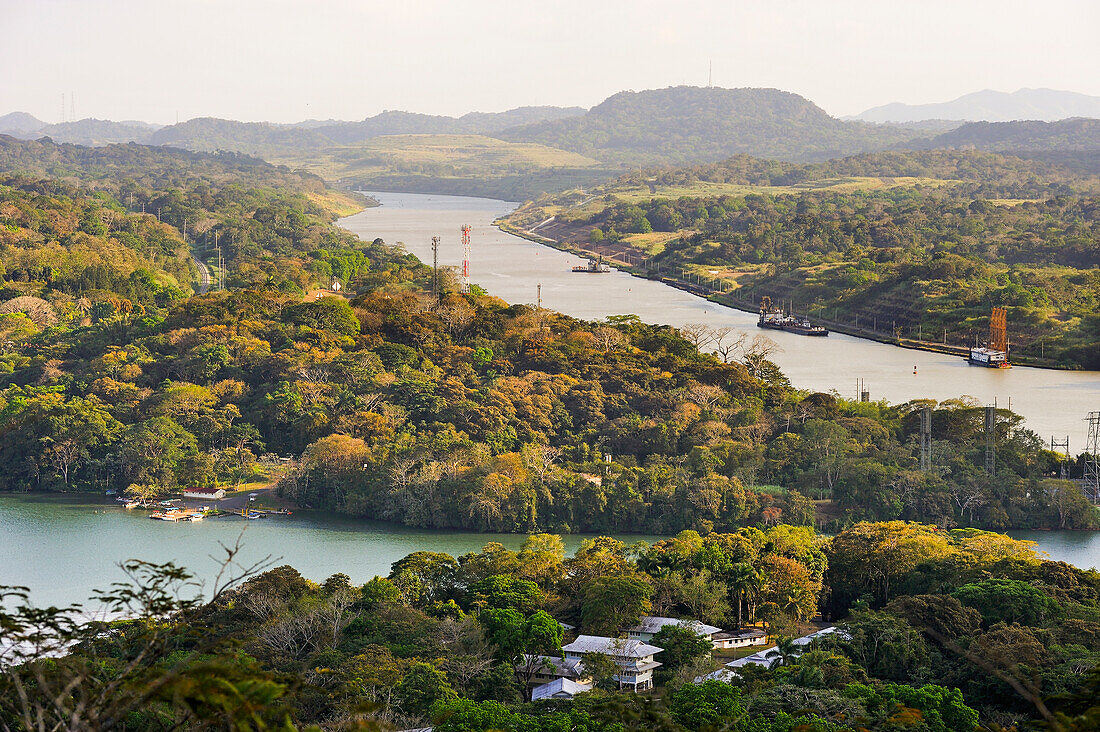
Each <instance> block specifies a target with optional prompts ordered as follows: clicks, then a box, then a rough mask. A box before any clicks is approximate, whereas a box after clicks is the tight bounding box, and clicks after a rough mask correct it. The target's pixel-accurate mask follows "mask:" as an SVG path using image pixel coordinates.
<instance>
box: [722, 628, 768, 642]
mask: <svg viewBox="0 0 1100 732" xmlns="http://www.w3.org/2000/svg"><path fill="white" fill-rule="evenodd" d="M764 636H765V633H764V631H762V630H761V629H760V628H742V629H741V630H723V631H721V632H720V633H715V634H714V640H723V639H727V638H763V637H764Z"/></svg>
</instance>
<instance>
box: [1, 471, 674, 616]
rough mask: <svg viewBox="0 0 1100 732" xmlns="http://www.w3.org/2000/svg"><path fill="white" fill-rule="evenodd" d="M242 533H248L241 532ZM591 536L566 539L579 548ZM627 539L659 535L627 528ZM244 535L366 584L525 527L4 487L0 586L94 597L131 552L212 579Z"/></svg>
mask: <svg viewBox="0 0 1100 732" xmlns="http://www.w3.org/2000/svg"><path fill="white" fill-rule="evenodd" d="M242 532H243V533H242ZM585 538H587V535H576V534H574V535H569V536H564V537H562V539H563V541H564V542H565V548H566V551H568V552H570V553H572V552H573V551H575V550H576V548H577V547H578V546H579V545H580V543H581V541H582V540H584V539H585ZM618 538H620V539H622V540H623V541H625V542H627V543H628V544H630V543H633V542H635V541H639V540H642V541H649V542H653V541H656V540H657V539H659V538H661V537H655V536H648V535H637V536H626V535H621V536H619V537H618ZM238 539H240V546H241V550H240V552H239V554H238V556H237V562H238V563H239V564H241V565H243V566H248V565H251V564H253V563H255V562H258V561H262V560H263V559H265V558H266V557H271V558H272V559H274V560H276V561H277V564H278V565H281V564H289V565H291V566H293V567H295V568H296V569H297V570H298V571H299V572H301V573H302V574H303V575H304V576H306V577H308V578H309V579H312V580H317V581H320V580H323V579H325V578H326V577H329V576H331V575H333V574H335V573H336V572H343V573H344V574H346V575H348V576H349V577H351V579H352V581H353V582H355V583H357V584H360V583H363V582H366V581H367V580H369V579H370V578H372V577H374V576H375V575H381V576H383V577H384V576H386V575H387V574H389V573H390V565H391V564H393V563H394V562H395V561H397V560H398V559H401V558H402V557H404V556H406V555H407V554H411V553H412V552H415V551H434V552H445V553H447V554H450V555H451V556H455V557H457V556H460V555H462V554H466V553H467V552H477V551H480V550H481V548H482V547H483V546H485V544H486V543H488V542H490V541H497V542H500V543H501V544H503V545H504V546H506V547H508V548H509V549H513V550H514V549H519V547H520V544H522V543H523V539H524V537H523V536H520V535H518V534H478V533H475V532H467V531H440V530H429V529H412V528H408V527H404V526H398V525H396V524H388V523H383V522H380V521H366V520H363V519H354V518H348V517H346V516H338V515H335V514H330V513H325V512H320V511H297V512H295V513H294V514H293V515H292V516H269V517H267V518H264V519H260V520H254V521H245V520H244V519H242V518H240V517H237V516H224V517H219V518H209V519H206V520H205V521H198V522H194V523H186V522H181V523H166V522H164V521H152V520H150V519H149V511H142V510H134V511H127V510H126V509H125V508H123V507H122V506H121V505H120V504H119V503H118V502H117V501H114V500H113V499H111V498H108V497H106V496H97V495H90V494H68V495H57V494H35V493H30V494H0V585H21V586H24V587H30V588H31V590H32V597H33V599H34V602H35V603H36V604H37V605H39V606H44V605H47V604H51V603H52V604H62V603H69V602H78V601H84V600H86V599H88V598H89V597H90V595H91V592H92V590H93V589H102V588H106V587H107V586H108V585H109V584H110V583H111V582H118V581H123V580H124V579H125V575H124V574H123V572H122V571H121V570H120V569H119V568H118V563H119V562H122V561H125V560H127V559H142V560H145V561H149V562H158V563H162V562H168V561H173V562H176V563H177V564H179V565H182V566H185V567H187V568H188V569H190V570H191V571H192V572H193V573H194V574H195V575H196V576H197V577H200V578H203V579H205V580H207V581H208V582H209V581H211V580H212V578H213V577H214V575H215V574H216V572H217V569H218V568H219V567H220V563H221V560H223V559H224V558H225V551H224V550H223V549H222V545H226V546H233V545H234V544H236V542H237V540H238Z"/></svg>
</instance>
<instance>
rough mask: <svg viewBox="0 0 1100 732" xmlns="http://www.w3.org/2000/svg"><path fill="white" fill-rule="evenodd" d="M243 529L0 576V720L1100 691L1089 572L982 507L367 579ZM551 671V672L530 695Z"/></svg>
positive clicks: (787, 707) (670, 706) (867, 714)
mask: <svg viewBox="0 0 1100 732" xmlns="http://www.w3.org/2000/svg"><path fill="white" fill-rule="evenodd" d="M240 549H241V543H240V541H239V540H238V542H237V544H236V545H234V546H229V547H227V548H226V549H225V552H224V554H225V556H224V557H223V560H224V566H225V568H226V571H225V572H224V573H223V574H220V575H219V579H218V581H217V582H215V584H214V585H213V586H212V587H210V588H207V591H206V592H202V591H200V588H196V586H195V585H194V584H193V583H192V578H191V577H190V575H189V574H188V573H187V572H186V570H183V569H181V568H179V567H177V566H176V565H174V564H171V563H169V564H164V565H157V564H151V563H146V562H141V561H138V560H131V561H129V562H126V563H125V564H124V566H123V569H124V570H125V571H126V573H127V575H128V576H129V581H128V582H125V583H117V584H115V585H113V586H112V587H111V588H110V590H109V591H106V592H104V593H100V594H99V597H98V599H99V601H100V602H101V603H102V609H101V611H100V613H99V614H98V617H99V618H101V619H100V620H94V621H92V622H88V618H87V615H86V614H85V613H83V611H82V610H81V609H80V608H79V607H76V606H74V607H61V608H57V607H51V608H47V609H35V608H33V606H32V605H31V604H30V603H31V601H32V598H31V597H30V596H29V595H28V593H27V591H26V590H24V589H20V588H10V587H0V598H2V599H3V600H4V601H5V603H4V605H3V607H4V610H3V619H4V636H3V640H4V643H3V644H0V652H2V653H3V654H4V657H5V659H6V661H7V663H5V664H4V665H3V666H2V667H0V720H2V721H4V722H5V723H6V724H8V725H9V726H11V725H16V726H18V725H20V724H24V725H26V726H28V727H31V726H33V724H28V723H27V720H31V721H38V722H41V721H53V720H64V721H65V724H66V725H69V726H71V725H73V724H74V721H75V722H76V723H79V724H80V725H81V726H82V728H103V727H109V726H112V725H113V721H112V720H117V719H120V718H124V719H126V720H127V726H128V727H134V728H141V729H145V728H162V727H165V726H176V727H183V728H192V727H200V726H211V725H217V726H230V727H253V728H257V727H258V728H274V727H279V728H284V729H298V728H307V729H318V728H320V729H325V728H345V727H351V726H354V727H356V728H362V729H373V730H378V731H379V732H382V731H383V730H386V731H389V730H399V729H410V728H416V727H423V726H424V725H425V724H431V725H433V726H434V729H436V730H440V731H441V732H489V731H490V730H516V731H517V732H519V731H521V730H522V731H530V732H558V731H559V730H562V729H570V730H582V731H584V732H642V731H643V730H645V731H646V732H648V731H649V730H654V729H660V730H665V731H666V732H701V731H702V730H706V729H712V728H713V727H714V725H717V724H719V723H720V724H723V725H724V726H725V728H727V729H731V730H733V731H734V732H797V731H805V730H812V731H813V732H845V731H847V730H853V729H863V730H876V731H877V730H883V731H884V732H885V731H887V730H896V729H898V728H899V727H901V728H905V729H914V730H918V731H919V732H973V731H974V730H975V729H981V728H1008V727H1010V726H1015V727H1019V726H1022V725H1025V724H1035V725H1037V726H1039V727H1041V728H1044V729H1050V730H1057V731H1058V732H1077V731H1078V730H1080V731H1081V732H1084V731H1085V730H1089V729H1093V726H1092V720H1094V719H1095V715H1096V714H1097V712H1100V708H1097V706H1096V705H1097V696H1096V692H1097V690H1098V689H1100V672H1098V670H1097V669H1098V662H1100V622H1098V620H1097V610H1098V599H1097V598H1098V597H1100V572H1097V571H1095V570H1082V569H1079V568H1077V567H1073V566H1072V565H1069V564H1066V563H1064V562H1053V561H1048V560H1044V559H1042V558H1040V557H1039V556H1038V555H1037V554H1036V552H1035V548H1034V545H1033V544H1032V543H1031V542H1024V541H1016V540H1013V539H1010V538H1008V537H1006V536H1003V535H1000V534H996V533H991V532H983V531H978V530H973V529H955V530H944V529H941V528H939V527H935V526H929V525H922V524H919V523H912V522H902V521H894V522H880V523H858V524H855V525H852V526H850V527H848V528H846V529H845V530H843V531H841V532H840V533H838V534H837V535H836V536H832V537H825V536H822V535H820V534H817V533H815V532H814V530H813V529H811V528H809V527H796V526H789V525H784V524H779V525H776V526H771V527H767V528H765V529H757V528H743V529H739V530H737V531H734V532H729V533H721V532H711V533H708V534H705V535H703V534H700V533H697V532H695V531H683V532H680V533H679V534H677V535H676V536H674V537H672V538H669V539H665V540H662V541H658V542H656V543H654V544H652V545H650V544H646V543H645V542H638V543H635V544H632V545H627V544H625V543H623V542H621V541H617V540H615V539H612V538H610V537H606V536H602V537H597V538H593V539H589V540H586V541H585V542H583V543H582V544H581V546H580V547H579V548H578V549H577V551H576V552H575V553H574V554H573V555H572V556H568V557H567V556H566V553H565V551H564V545H563V543H562V540H561V537H560V536H556V535H553V534H545V533H542V534H532V535H529V536H528V537H527V538H526V540H525V541H524V542H523V544H522V546H521V547H520V549H519V550H518V551H512V550H509V549H506V548H505V547H503V546H501V545H500V544H498V543H493V542H490V543H488V544H486V545H485V546H484V547H483V548H482V549H481V551H480V552H477V551H475V552H469V553H467V554H463V555H461V556H457V557H455V556H451V555H449V554H445V553H441V552H434V551H429V550H424V551H416V552H413V553H411V554H409V555H407V556H405V557H403V558H401V559H399V560H397V561H395V562H394V563H393V564H392V565H391V567H390V571H389V574H388V575H387V576H386V577H381V576H376V577H374V578H373V579H371V580H370V581H368V582H366V583H364V584H362V585H357V584H353V583H352V582H351V581H350V579H349V578H348V576H347V575H345V574H342V573H335V574H332V575H331V576H329V577H328V578H327V579H325V580H324V581H323V582H319V583H318V582H312V581H309V580H307V579H305V578H304V577H302V575H301V574H300V573H299V572H298V571H297V570H296V569H294V568H293V567H292V566H289V565H283V566H277V567H276V566H274V565H275V561H273V560H272V559H271V558H270V557H268V558H265V559H261V560H259V561H258V562H256V563H254V564H253V565H251V566H247V567H242V566H237V565H236V564H235V562H236V559H237V555H238V554H239V552H240ZM638 629H644V630H645V631H646V633H647V634H646V635H645V636H644V643H645V645H639V644H640V643H642V642H643V641H642V640H640V639H639V638H638V637H636V636H637V634H638ZM822 629H826V632H817V631H819V630H822ZM723 630H725V633H724V635H730V634H733V635H736V636H745V637H755V638H757V639H758V640H757V641H756V642H759V643H760V645H759V646H757V647H756V648H755V649H752V648H750V649H745V650H755V651H756V653H755V656H754V659H756V660H755V662H754V663H752V664H749V665H745V664H744V663H742V662H741V661H731V659H735V658H739V657H741V656H743V655H744V652H735V653H732V654H730V653H728V652H725V651H719V650H717V649H716V648H715V645H714V643H713V640H712V636H713V637H721V636H722V635H723V633H720V632H719V631H723ZM630 633H634V634H635V636H630V635H628V634H630ZM714 634H717V635H714ZM807 634H812V636H811V637H806V636H807ZM796 636H802V637H801V638H796ZM592 647H598V648H602V649H603V650H600V651H590V650H587V649H589V648H592ZM635 648H637V649H638V651H639V653H638V655H639V656H640V657H641V662H638V663H633V662H632V661H631V660H630V659H631V657H632V656H631V654H633V653H634V650H633V649H635ZM582 651H584V652H583V653H582ZM577 661H580V663H579V664H578V663H577ZM731 663H732V664H733V666H731V665H730V664H731ZM635 669H636V670H635ZM643 677H644V681H642V686H643V687H645V688H642V689H641V690H639V691H634V690H633V689H632V687H633V686H634V685H635V684H637V683H638V682H639V681H641V680H642V679H643ZM555 678H557V679H561V678H568V679H570V680H571V681H570V684H569V685H566V684H561V685H562V686H566V688H568V689H570V690H571V693H570V694H568V695H566V696H565V697H564V698H552V699H548V700H547V699H542V700H539V697H540V696H542V692H541V691H540V690H545V689H546V686H545V684H546V680H547V679H551V680H553V679H555ZM572 679H576V681H572ZM551 688H552V689H556V688H558V687H557V686H553V687H551ZM60 689H64V690H65V691H64V693H58V692H59V690H60ZM903 721H904V724H903V723H902V722H903Z"/></svg>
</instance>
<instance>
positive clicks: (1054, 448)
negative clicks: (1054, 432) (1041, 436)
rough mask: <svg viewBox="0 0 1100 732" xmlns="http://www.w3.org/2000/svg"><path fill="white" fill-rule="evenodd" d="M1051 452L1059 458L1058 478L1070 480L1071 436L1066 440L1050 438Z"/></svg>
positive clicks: (1067, 436)
mask: <svg viewBox="0 0 1100 732" xmlns="http://www.w3.org/2000/svg"><path fill="white" fill-rule="evenodd" d="M1050 451H1051V452H1052V453H1054V454H1055V455H1057V456H1058V477H1059V478H1061V479H1062V480H1068V479H1069V435H1066V439H1064V440H1056V439H1054V438H1053V437H1051V438H1050Z"/></svg>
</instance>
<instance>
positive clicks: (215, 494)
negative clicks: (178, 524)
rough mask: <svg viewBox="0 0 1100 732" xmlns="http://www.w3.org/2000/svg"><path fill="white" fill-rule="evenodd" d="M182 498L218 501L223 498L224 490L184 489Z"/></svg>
mask: <svg viewBox="0 0 1100 732" xmlns="http://www.w3.org/2000/svg"><path fill="white" fill-rule="evenodd" d="M183 497H184V498H198V499H201V500H210V501H220V500H221V499H223V498H225V489H224V488H184V490H183Z"/></svg>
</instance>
